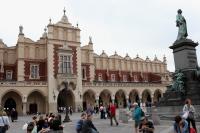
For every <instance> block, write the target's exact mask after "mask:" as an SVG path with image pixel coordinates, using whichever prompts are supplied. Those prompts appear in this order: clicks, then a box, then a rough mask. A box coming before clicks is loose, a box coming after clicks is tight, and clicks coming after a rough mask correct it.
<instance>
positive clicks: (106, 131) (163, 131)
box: [7, 113, 199, 133]
mask: <svg viewBox="0 0 200 133" xmlns="http://www.w3.org/2000/svg"><path fill="white" fill-rule="evenodd" d="M31 117H32V116H22V117H19V119H18V121H17V122H13V123H11V127H10V129H9V130H8V132H7V133H25V131H23V130H22V126H23V125H24V124H25V122H27V121H30V120H31ZM79 117H80V113H74V114H73V115H72V116H70V119H71V120H72V122H69V123H63V125H64V126H65V127H64V133H76V132H75V123H76V121H77V120H78V119H79ZM62 119H64V115H62ZM109 122H110V121H109V120H108V119H106V120H101V119H99V116H94V119H93V123H94V125H95V126H96V127H97V129H98V130H99V132H100V133H134V131H133V125H134V121H129V122H128V123H127V124H125V123H121V122H120V123H119V126H115V125H114V126H112V127H111V126H110V125H109V124H110V123H109ZM172 123H173V122H170V121H161V125H158V126H155V133H169V132H168V131H169V130H170V128H171V125H172ZM198 127H199V125H198Z"/></svg>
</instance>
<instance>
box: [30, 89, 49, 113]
mask: <svg viewBox="0 0 200 133" xmlns="http://www.w3.org/2000/svg"><path fill="white" fill-rule="evenodd" d="M27 112H28V113H29V114H36V113H45V112H46V105H45V96H43V95H42V94H41V93H40V92H38V91H34V92H32V93H30V94H29V96H28V97H27Z"/></svg>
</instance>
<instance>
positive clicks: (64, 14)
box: [63, 7, 66, 15]
mask: <svg viewBox="0 0 200 133" xmlns="http://www.w3.org/2000/svg"><path fill="white" fill-rule="evenodd" d="M63 12H64V15H65V12H66V10H65V7H64V9H63Z"/></svg>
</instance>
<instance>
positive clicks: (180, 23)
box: [176, 9, 188, 40]
mask: <svg viewBox="0 0 200 133" xmlns="http://www.w3.org/2000/svg"><path fill="white" fill-rule="evenodd" d="M177 12H178V14H177V15H176V26H177V27H178V28H179V29H178V36H177V39H176V40H181V39H186V37H187V36H188V34H187V26H186V20H185V18H184V17H183V16H182V10H181V9H179V10H178V11H177Z"/></svg>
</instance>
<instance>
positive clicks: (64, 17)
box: [61, 8, 68, 23]
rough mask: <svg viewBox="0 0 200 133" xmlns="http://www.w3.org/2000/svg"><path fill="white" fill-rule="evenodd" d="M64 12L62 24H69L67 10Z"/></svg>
mask: <svg viewBox="0 0 200 133" xmlns="http://www.w3.org/2000/svg"><path fill="white" fill-rule="evenodd" d="M63 12H64V15H63V17H62V19H61V22H62V23H68V18H67V16H66V14H65V13H66V10H65V8H64V10H63Z"/></svg>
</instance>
